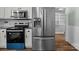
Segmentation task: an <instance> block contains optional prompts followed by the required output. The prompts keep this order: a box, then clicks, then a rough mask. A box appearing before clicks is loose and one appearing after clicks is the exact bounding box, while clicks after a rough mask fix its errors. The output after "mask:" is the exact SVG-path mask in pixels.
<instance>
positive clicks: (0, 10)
mask: <svg viewBox="0 0 79 59" xmlns="http://www.w3.org/2000/svg"><path fill="white" fill-rule="evenodd" d="M4 11H5V10H4V7H0V18H4V16H5V14H4Z"/></svg>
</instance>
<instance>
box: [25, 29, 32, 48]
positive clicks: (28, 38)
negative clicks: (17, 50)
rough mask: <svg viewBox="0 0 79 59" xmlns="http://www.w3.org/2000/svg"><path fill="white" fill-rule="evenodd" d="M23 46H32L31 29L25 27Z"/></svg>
mask: <svg viewBox="0 0 79 59" xmlns="http://www.w3.org/2000/svg"><path fill="white" fill-rule="evenodd" d="M25 48H32V29H27V28H26V29H25Z"/></svg>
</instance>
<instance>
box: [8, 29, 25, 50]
mask: <svg viewBox="0 0 79 59" xmlns="http://www.w3.org/2000/svg"><path fill="white" fill-rule="evenodd" d="M24 42H25V39H24V29H20V28H9V29H7V48H8V49H24V47H25V43H24Z"/></svg>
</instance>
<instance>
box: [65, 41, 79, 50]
mask: <svg viewBox="0 0 79 59" xmlns="http://www.w3.org/2000/svg"><path fill="white" fill-rule="evenodd" d="M66 43H68V44H69V45H70V46H71V47H73V48H74V49H75V50H76V51H79V50H78V49H76V48H75V47H74V46H73V45H72V44H70V43H69V42H68V41H66Z"/></svg>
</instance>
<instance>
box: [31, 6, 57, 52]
mask: <svg viewBox="0 0 79 59" xmlns="http://www.w3.org/2000/svg"><path fill="white" fill-rule="evenodd" d="M32 17H33V34H32V35H33V40H32V50H33V51H54V50H56V45H55V8H54V7H33V8H32Z"/></svg>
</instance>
